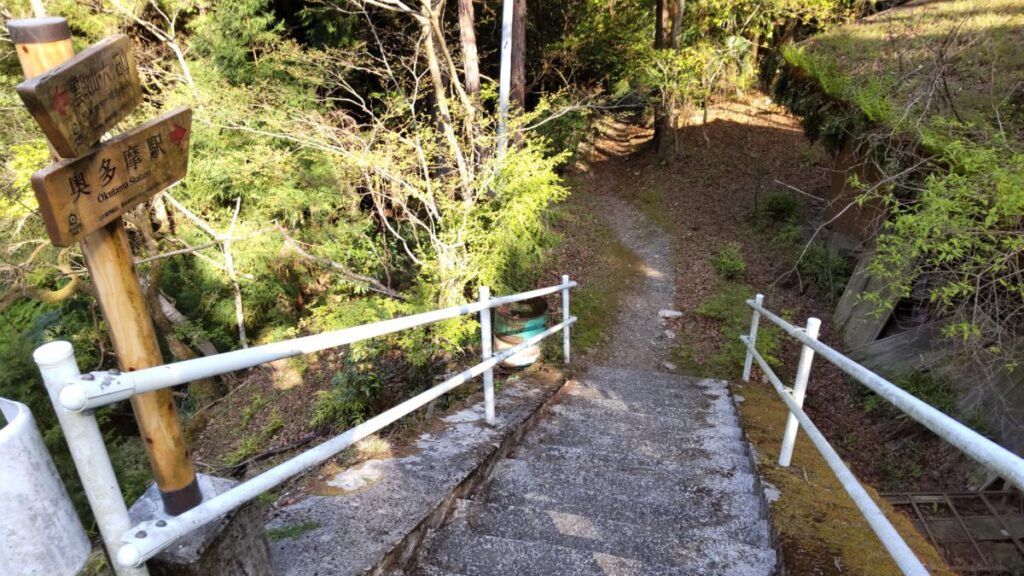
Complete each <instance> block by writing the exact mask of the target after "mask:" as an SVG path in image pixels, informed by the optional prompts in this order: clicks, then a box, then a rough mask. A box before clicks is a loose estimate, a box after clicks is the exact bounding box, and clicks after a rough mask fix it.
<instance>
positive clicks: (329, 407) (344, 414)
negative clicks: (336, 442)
mask: <svg viewBox="0 0 1024 576" xmlns="http://www.w3.org/2000/svg"><path fill="white" fill-rule="evenodd" d="M394 344H395V341H392V342H386V341H385V342H380V341H378V342H375V343H373V344H371V346H372V350H373V352H372V353H369V352H367V351H365V350H364V351H361V352H357V353H356V354H353V355H352V356H350V358H349V362H347V363H346V367H345V368H344V369H343V370H342V371H340V372H338V373H337V374H336V375H335V376H334V379H333V380H332V381H331V387H330V388H329V389H327V390H322V391H320V392H318V393H317V398H316V403H315V405H314V410H313V416H312V417H311V418H310V422H309V425H310V426H312V427H313V428H317V429H321V430H327V431H336V430H344V429H346V428H350V427H352V426H355V425H357V424H360V423H362V422H363V421H364V420H365V419H366V418H368V417H370V416H372V415H374V414H376V413H378V412H380V411H381V410H383V409H384V408H387V407H390V406H393V405H395V404H397V403H399V402H401V401H402V400H405V399H407V398H408V397H409V396H410V395H411V394H414V393H416V392H418V391H419V390H421V389H423V388H426V387H427V386H428V385H430V384H432V383H433V378H434V375H435V373H436V368H435V364H434V363H433V362H432V358H427V359H422V358H415V356H414V355H409V354H405V355H403V354H398V353H396V352H397V350H395V349H394ZM405 346H410V347H413V346H411V345H410V344H408V343H406V344H405ZM419 347H422V341H421V342H420V343H419V344H417V345H415V348H417V349H418V348H419ZM413 360H421V363H419V364H417V363H415V362H414V361H413Z"/></svg>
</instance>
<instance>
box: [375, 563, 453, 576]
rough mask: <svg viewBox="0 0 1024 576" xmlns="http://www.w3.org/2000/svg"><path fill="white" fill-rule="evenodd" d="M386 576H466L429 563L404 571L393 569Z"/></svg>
mask: <svg viewBox="0 0 1024 576" xmlns="http://www.w3.org/2000/svg"><path fill="white" fill-rule="evenodd" d="M388 576H467V575H465V574H460V573H458V572H451V571H449V570H445V569H444V568H438V567H437V566H431V565H430V564H420V565H418V566H415V567H413V568H412V569H411V570H407V571H405V572H400V571H394V572H391V573H390V574H388Z"/></svg>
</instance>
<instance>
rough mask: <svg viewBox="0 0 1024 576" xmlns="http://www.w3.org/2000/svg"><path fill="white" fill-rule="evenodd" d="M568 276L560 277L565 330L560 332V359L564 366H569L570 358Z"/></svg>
mask: <svg viewBox="0 0 1024 576" xmlns="http://www.w3.org/2000/svg"><path fill="white" fill-rule="evenodd" d="M568 285H569V275H568V274H563V275H562V286H566V288H563V289H562V323H564V324H565V330H562V359H563V361H564V362H565V363H566V364H569V363H570V361H571V359H572V356H571V354H570V352H571V350H570V348H569V340H570V338H569V324H568V321H569V288H568Z"/></svg>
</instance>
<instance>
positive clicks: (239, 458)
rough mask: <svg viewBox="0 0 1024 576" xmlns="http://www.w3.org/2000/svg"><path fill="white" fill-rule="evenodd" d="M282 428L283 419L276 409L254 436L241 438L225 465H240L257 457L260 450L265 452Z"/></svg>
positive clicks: (226, 459)
mask: <svg viewBox="0 0 1024 576" xmlns="http://www.w3.org/2000/svg"><path fill="white" fill-rule="evenodd" d="M250 418H251V416H250ZM246 424H248V422H246ZM282 428H284V419H283V418H282V417H281V414H280V413H278V411H277V408H274V410H273V412H271V414H270V419H269V420H267V423H266V425H264V426H263V428H262V429H260V430H259V431H258V432H257V433H256V434H250V435H246V436H243V437H242V441H241V442H239V444H238V446H236V447H235V449H234V450H233V451H232V452H231V453H230V454H228V455H227V457H226V458H225V459H224V460H225V464H227V465H229V466H232V465H235V464H240V463H242V462H244V461H246V460H248V459H249V458H252V457H253V456H255V455H257V454H258V453H259V451H260V450H265V449H266V447H267V444H268V443H269V442H270V441H271V440H273V439H274V436H276V435H277V433H278V432H280V431H281V429H282Z"/></svg>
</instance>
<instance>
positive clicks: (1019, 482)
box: [747, 300, 1024, 490]
mask: <svg viewBox="0 0 1024 576" xmlns="http://www.w3.org/2000/svg"><path fill="white" fill-rule="evenodd" d="M747 305H748V306H750V307H751V308H753V309H754V310H757V311H759V312H760V313H761V315H762V316H764V317H765V318H767V319H768V320H769V321H770V322H772V323H773V324H775V325H777V326H778V327H779V328H781V329H782V330H783V332H785V333H787V334H789V335H790V336H792V337H793V338H796V339H797V340H799V341H800V342H802V343H804V344H806V345H807V346H810V347H811V348H812V349H813V350H814V351H815V352H816V353H817V354H818V355H819V356H821V357H822V358H824V359H825V360H828V361H829V362H831V363H832V364H834V365H835V366H836V367H837V368H839V369H840V370H842V371H843V372H845V373H846V374H848V375H850V376H851V377H853V378H854V379H855V380H857V381H858V382H860V383H862V384H864V385H865V386H867V387H868V388H869V389H870V390H871V391H872V392H874V393H876V394H878V395H879V396H881V397H882V398H884V399H885V400H886V401H888V402H889V403H890V404H892V405H893V406H895V407H896V408H898V409H900V410H901V411H903V412H904V413H906V414H907V415H908V416H910V417H911V418H913V419H914V420H915V421H917V422H918V423H920V424H921V425H922V426H924V427H925V428H928V429H929V430H931V431H932V432H934V433H935V434H936V435H938V436H939V437H940V438H942V439H943V440H945V441H946V442H949V443H950V444H952V445H953V446H956V447H957V448H958V449H959V450H960V451H961V452H963V453H964V454H966V455H967V456H969V457H971V458H972V459H974V460H975V461H976V462H978V463H979V464H981V465H983V466H985V467H986V468H988V469H990V470H992V471H993V472H996V473H997V474H999V475H1000V476H1001V477H1002V478H1003V479H1004V480H1006V481H1007V482H1009V483H1011V484H1013V485H1014V486H1016V487H1017V488H1018V489H1020V490H1024V460H1022V459H1021V458H1020V457H1018V456H1017V455H1016V454H1014V453H1013V452H1010V451H1009V450H1007V449H1006V448H1003V447H1002V446H1000V445H999V444H996V443H995V442H993V441H991V440H989V439H988V438H985V437H984V436H982V435H981V434H978V433H977V432H975V431H974V430H971V429H970V428H968V427H967V426H964V425H963V424H961V423H960V422H957V421H956V420H954V419H953V418H951V417H949V416H948V415H946V414H943V413H942V412H941V411H939V410H937V409H935V408H933V407H932V406H930V405H928V404H927V403H926V402H923V401H921V400H919V399H918V398H916V397H915V396H914V395H913V394H910V393H909V392H907V391H906V390H903V389H902V388H900V387H899V386H896V385H895V384H893V383H892V382H889V381H888V380H886V379H885V378H882V377H881V376H879V375H878V374H875V373H874V372H872V371H871V370H868V369H867V368H865V367H864V366H861V365H860V364H858V363H856V362H854V361H853V360H850V359H849V358H847V357H846V356H844V355H843V354H841V353H840V352H837V351H836V350H835V349H834V348H832V347H830V346H828V345H827V344H825V343H823V342H820V341H818V340H814V339H812V338H809V337H808V336H807V334H804V332H803V330H800V329H799V328H797V327H796V326H793V325H792V324H790V323H789V322H786V321H785V320H783V319H782V318H779V317H778V316H776V315H775V314H772V313H771V312H769V311H768V310H766V309H765V308H764V307H763V306H761V305H760V304H757V303H756V302H755V301H753V300H747Z"/></svg>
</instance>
